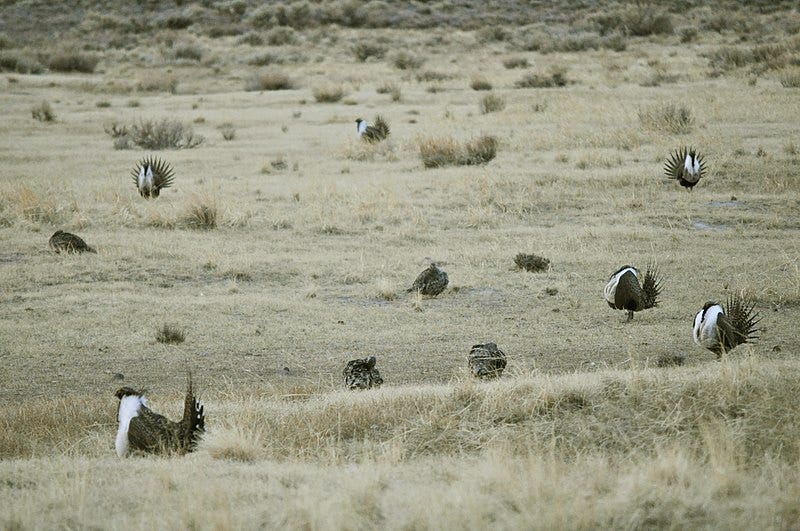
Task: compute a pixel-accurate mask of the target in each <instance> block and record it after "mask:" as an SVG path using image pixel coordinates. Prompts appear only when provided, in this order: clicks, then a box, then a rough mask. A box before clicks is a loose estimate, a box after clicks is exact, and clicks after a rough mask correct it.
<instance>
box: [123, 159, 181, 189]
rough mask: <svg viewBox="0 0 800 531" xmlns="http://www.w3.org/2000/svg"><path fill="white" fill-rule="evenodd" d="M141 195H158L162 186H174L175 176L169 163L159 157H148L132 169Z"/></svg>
mask: <svg viewBox="0 0 800 531" xmlns="http://www.w3.org/2000/svg"><path fill="white" fill-rule="evenodd" d="M131 175H132V176H133V182H134V184H135V185H136V188H138V189H139V195H141V196H142V197H144V198H145V199H150V198H155V197H158V194H160V193H161V189H162V188H169V187H170V186H172V179H173V177H174V175H173V170H172V168H171V167H170V165H169V164H167V163H166V162H165V161H163V160H161V159H159V158H158V157H147V158H144V159H142V160H141V161H139V163H138V164H137V165H136V167H134V168H133V170H132V171H131Z"/></svg>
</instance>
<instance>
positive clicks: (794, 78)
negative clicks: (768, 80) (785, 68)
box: [780, 70, 800, 88]
mask: <svg viewBox="0 0 800 531" xmlns="http://www.w3.org/2000/svg"><path fill="white" fill-rule="evenodd" d="M780 81H781V86H782V87H784V88H800V70H794V71H790V72H785V73H784V74H783V75H781V77H780Z"/></svg>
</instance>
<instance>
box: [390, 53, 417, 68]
mask: <svg viewBox="0 0 800 531" xmlns="http://www.w3.org/2000/svg"><path fill="white" fill-rule="evenodd" d="M390 60H391V63H392V64H393V65H394V67H395V68H398V69H400V70H416V69H418V68H420V67H421V66H422V65H423V64H425V59H423V58H422V57H419V56H417V55H413V54H411V53H409V52H406V51H399V52H396V53H395V54H394V55H392V56H391V58H390Z"/></svg>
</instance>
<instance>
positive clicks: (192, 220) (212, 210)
mask: <svg viewBox="0 0 800 531" xmlns="http://www.w3.org/2000/svg"><path fill="white" fill-rule="evenodd" d="M218 210H219V209H218V207H217V202H216V201H215V200H214V199H212V198H210V197H208V196H201V195H195V196H193V197H192V198H191V199H190V201H189V203H188V204H187V205H186V207H185V209H184V211H183V214H182V215H181V218H180V222H181V223H182V224H183V225H184V226H186V227H187V228H190V229H197V230H211V229H214V228H216V227H217V214H218Z"/></svg>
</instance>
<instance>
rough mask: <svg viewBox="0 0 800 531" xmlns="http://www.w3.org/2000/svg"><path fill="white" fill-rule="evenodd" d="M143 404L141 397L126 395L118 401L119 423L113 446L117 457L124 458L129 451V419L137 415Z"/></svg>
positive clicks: (143, 400)
mask: <svg viewBox="0 0 800 531" xmlns="http://www.w3.org/2000/svg"><path fill="white" fill-rule="evenodd" d="M143 405H146V404H145V399H144V397H143V396H136V395H128V396H125V397H122V399H121V400H120V401H119V414H118V415H117V420H118V421H119V428H118V429H117V439H116V442H115V446H116V449H117V455H118V456H119V457H125V456H126V455H128V452H129V450H130V447H129V444H128V427H129V426H130V423H131V419H132V418H133V417H136V416H138V415H139V408H140V407H141V406H143Z"/></svg>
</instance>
